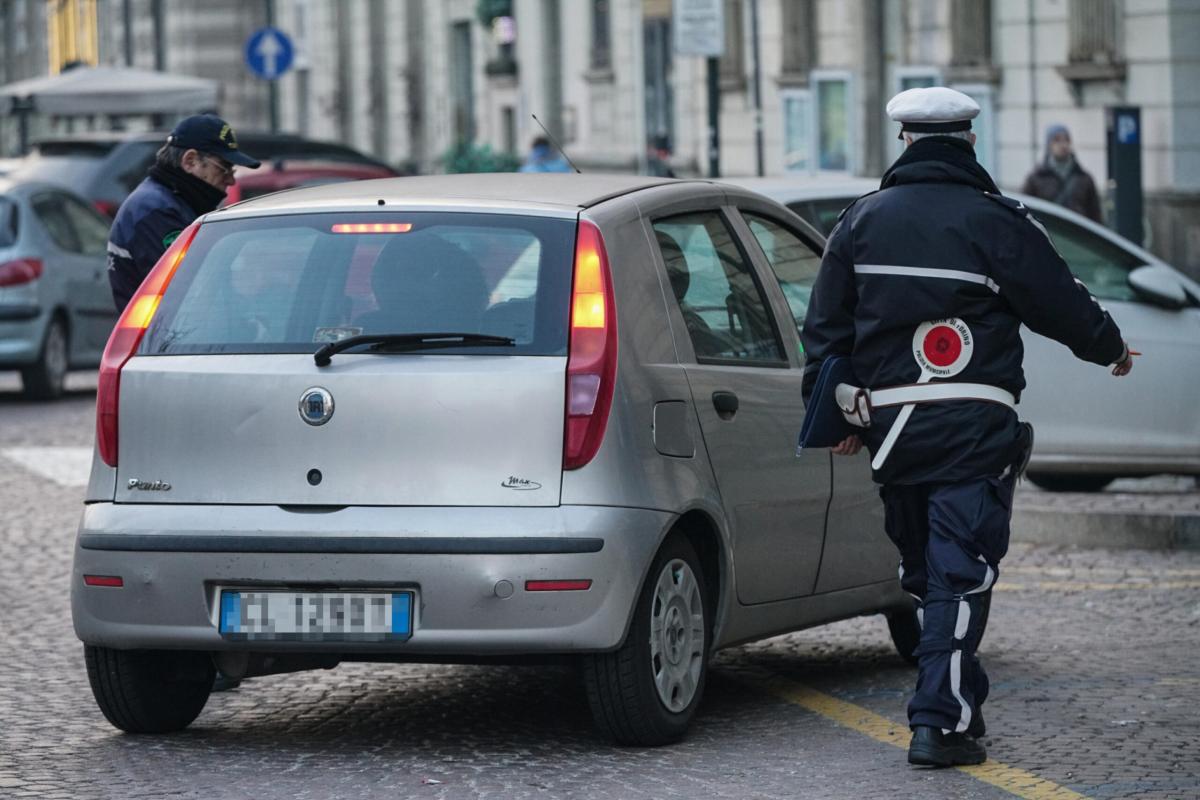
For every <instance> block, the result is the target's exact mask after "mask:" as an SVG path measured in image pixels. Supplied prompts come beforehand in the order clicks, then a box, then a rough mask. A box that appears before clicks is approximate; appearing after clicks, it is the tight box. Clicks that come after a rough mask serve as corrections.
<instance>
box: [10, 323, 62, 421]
mask: <svg viewBox="0 0 1200 800" xmlns="http://www.w3.org/2000/svg"><path fill="white" fill-rule="evenodd" d="M68 345H69V339H68V337H67V325H66V323H65V322H63V320H62V317H54V318H53V319H51V320H50V324H49V325H47V326H46V335H45V336H44V337H43V338H42V349H41V352H40V353H39V354H38V360H37V363H36V364H34V365H33V366H32V367H26V368H25V369H23V370H21V385H22V386H23V387H24V388H25V395H26V396H27V397H29V398H30V399H31V400H54V399H56V398H58V397H61V396H62V393H63V387H64V386H65V385H66V381H67V368H68V365H69V358H70V348H69V346H68Z"/></svg>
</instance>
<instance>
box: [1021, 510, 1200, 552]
mask: <svg viewBox="0 0 1200 800" xmlns="http://www.w3.org/2000/svg"><path fill="white" fill-rule="evenodd" d="M1012 541H1014V542H1028V543H1031V544H1049V545H1067V546H1071V547H1088V548H1092V547H1095V548H1111V549H1138V550H1200V514H1187V513H1183V514H1153V513H1132V512H1123V511H1083V510H1073V511H1072V510H1064V509H1060V508H1039V507H1037V506H1036V505H1030V504H1024V505H1021V504H1018V506H1017V507H1016V508H1014V509H1013V515H1012Z"/></svg>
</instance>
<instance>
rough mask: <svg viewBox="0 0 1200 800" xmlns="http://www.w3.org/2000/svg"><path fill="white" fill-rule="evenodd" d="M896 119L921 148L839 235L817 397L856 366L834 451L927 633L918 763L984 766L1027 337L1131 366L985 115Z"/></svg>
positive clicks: (811, 354) (944, 100)
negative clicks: (894, 552) (847, 458)
mask: <svg viewBox="0 0 1200 800" xmlns="http://www.w3.org/2000/svg"><path fill="white" fill-rule="evenodd" d="M887 110H888V116H890V117H891V118H892V119H893V120H895V121H897V122H899V123H901V125H902V128H901V136H902V138H903V139H904V141H905V143H906V144H907V149H906V150H905V152H904V154H903V155H901V156H900V158H899V159H898V160H897V161H896V163H895V164H893V165H892V166H891V168H890V169H888V171H887V172H886V174H885V175H884V176H883V181H882V184H881V185H880V188H879V190H878V191H876V192H872V193H871V194H868V195H865V196H864V197H861V198H859V199H858V200H856V201H855V202H854V203H852V204H851V205H850V206H849V207H848V208H847V209H846V210H845V211H843V212H842V215H841V218H840V220H839V222H838V224H837V226H836V227H835V228H834V230H833V232H832V233H831V234H830V236H829V241H828V243H827V244H826V248H825V255H824V259H823V260H822V262H821V268H820V271H819V273H818V276H817V280H816V284H815V286H814V287H813V293H812V300H811V304H810V305H809V310H808V316H807V318H806V320H805V323H804V330H803V333H802V340H803V343H804V349H805V353H806V355H807V358H808V363H807V364H806V381H805V390H804V391H805V399H806V401H807V400H808V397H809V395H810V394H811V393H812V390H813V385H814V384H815V383H816V378H817V376H818V374H819V372H820V364H821V363H822V362H823V361H824V360H825V359H827V358H832V357H835V356H844V357H849V359H850V363H851V365H852V367H853V374H854V379H855V383H856V384H857V385H850V384H846V383H843V384H839V385H838V387H837V395H836V397H837V401H836V402H837V404H838V406H840V407H841V409H842V411H843V414H844V415H845V417H846V419H847V421H849V422H851V423H853V424H855V425H857V426H858V427H859V428H861V432H860V433H859V434H858V435H851V436H848V437H846V438H845V439H844V440H843V441H842V442H841V443H840V444H839V445H838V446H837V447H835V448H834V452H835V453H837V454H840V455H851V454H854V453H856V452H858V450H859V449H860V448H861V447H862V445H863V444H864V443H865V444H866V445H867V447H868V448H869V449H870V451H871V453H872V455H873V460H872V463H871V467H872V470H873V474H874V477H875V480H876V481H877V482H878V483H880V484H882V488H881V490H880V493H881V496H882V498H883V502H884V509H885V528H886V530H887V534H888V536H889V538H891V539H892V541H893V542H894V543H895V544H896V546H897V548H898V549H899V551H900V563H901V567H900V575H901V584H902V585H903V587H904V588H905V590H907V591H908V592H909V593H910V594H912V595H913V596H914V597H915V598H916V599H917V602H918V607H919V611H918V615H919V618H920V619H921V620H922V634H921V642H920V646H919V647H918V648H917V650H916V655H917V657H918V659H919V674H918V677H917V688H916V692H915V694H914V696H913V698H912V701H911V702H910V703H909V706H908V718H909V725H910V727H911V728H912V730H913V737H912V742H911V744H910V746H909V751H908V760H909V762H910V763H913V764H920V765H930V766H951V765H956V764H979V763H982V762H983V761H984V760H985V759H986V758H987V753H986V751H985V750H984V747H983V745H982V744H981V743H980V742H979V741H977V740H978V739H979V737H981V736H983V734H984V732H985V727H984V723H983V717H982V715H981V713H980V707H981V706H982V705H983V702H984V700H985V699H986V698H987V693H988V680H987V675H986V674H985V673H984V671H983V667H982V665H981V664H980V662H979V659H978V657H977V656H976V653H975V650H976V647H977V646H978V644H979V640H980V637H981V636H982V635H983V628H984V624H985V623H986V620H987V608H988V604H989V597H990V591H991V588H992V586H993V585H994V584H995V581H996V577H997V575H998V574H999V564H1000V560H1001V558H1003V556H1004V554H1005V553H1006V552H1007V550H1008V537H1009V520H1010V516H1011V513H1012V498H1013V489H1014V487H1015V483H1016V480H1017V478H1018V476H1019V475H1020V473H1021V472H1022V471H1023V469H1024V466H1025V463H1026V461H1027V459H1028V457H1029V453H1030V450H1031V448H1032V445H1033V431H1032V428H1031V427H1030V426H1029V425H1027V424H1023V423H1021V422H1019V421H1018V419H1017V414H1016V410H1015V406H1016V403H1017V401H1018V399H1019V398H1020V395H1021V390H1022V389H1024V388H1025V378H1024V374H1023V372H1022V369H1021V361H1022V356H1023V352H1022V347H1021V335H1020V326H1021V324H1022V323H1024V324H1025V325H1027V326H1028V327H1029V328H1030V329H1031V330H1033V331H1035V332H1036V333H1039V334H1042V335H1043V336H1048V337H1050V338H1052V339H1055V340H1057V341H1059V342H1061V343H1062V344H1064V345H1066V346H1067V347H1069V348H1070V349H1071V351H1072V352H1073V353H1074V354H1075V356H1076V357H1078V358H1080V359H1083V360H1085V361H1090V362H1093V363H1095V364H1099V365H1108V366H1110V367H1111V369H1112V372H1113V374H1114V375H1118V376H1119V375H1125V374H1128V372H1129V371H1130V369H1131V368H1132V366H1133V362H1132V358H1131V355H1132V354H1131V353H1130V351H1129V348H1128V346H1127V345H1126V343H1125V342H1124V341H1123V339H1122V337H1121V332H1120V330H1118V328H1117V326H1116V324H1115V323H1114V322H1113V320H1112V318H1111V317H1110V316H1109V315H1108V313H1107V312H1106V311H1105V310H1104V309H1103V308H1102V307H1101V306H1100V305H1099V304H1098V303H1097V302H1096V301H1095V299H1094V298H1093V297H1092V296H1091V295H1090V294H1088V291H1087V289H1086V288H1085V287H1084V286H1083V284H1081V283H1079V282H1078V281H1076V280H1075V279H1074V278H1073V277H1072V276H1071V272H1070V270H1069V269H1068V267H1067V264H1066V263H1065V262H1064V261H1063V259H1062V258H1061V257H1060V256H1059V254H1058V252H1057V251H1056V250H1055V248H1054V244H1053V243H1052V242H1051V240H1050V238H1049V237H1048V235H1047V234H1046V231H1045V229H1044V228H1043V227H1042V226H1041V224H1039V223H1038V221H1037V220H1036V219H1034V218H1033V216H1032V215H1031V214H1030V213H1029V210H1028V209H1027V208H1025V206H1023V205H1022V204H1021V203H1019V202H1017V201H1016V200H1012V199H1010V198H1007V197H1004V196H1003V195H1001V193H1000V190H999V189H997V188H996V184H995V183H994V182H993V181H992V178H991V176H989V175H988V173H987V172H986V171H985V170H984V169H983V167H981V166H980V165H979V163H978V162H977V161H976V159H975V151H974V144H975V136H974V134H973V133H971V120H972V119H973V118H974V117H975V116H976V115H977V114H978V113H979V106H978V105H977V104H976V103H975V101H974V100H972V99H971V98H970V97H968V96H966V95H964V94H962V93H960V92H956V91H954V90H952V89H947V88H944V87H933V88H927V89H910V90H908V91H906V92H901V93H900V94H898V95H896V96H895V97H894V98H892V100H891V102H889V103H888V109H887Z"/></svg>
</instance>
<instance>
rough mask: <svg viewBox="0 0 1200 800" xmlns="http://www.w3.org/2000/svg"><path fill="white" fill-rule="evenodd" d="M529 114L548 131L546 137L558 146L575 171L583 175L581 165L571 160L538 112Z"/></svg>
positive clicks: (540, 126) (539, 125)
mask: <svg viewBox="0 0 1200 800" xmlns="http://www.w3.org/2000/svg"><path fill="white" fill-rule="evenodd" d="M529 116H531V117H533V121H534V122H536V123H537V124H538V127H539V128H541V129H542V130H543V131H546V138H547V139H549V140H550V141H551V142H552V143H553V144H554V146H555V147H556V148H558V152H560V153H562V157H563V158H565V159H566V160H567V163H568V164H570V165H571V169H573V170H575V172H576V173H578V174H579V175H582V174H583V171H582V170H581V169H579V167H577V166H575V162H574V161H572V160H571V157H570V156H569V155H567V151H566V150H563V149H562V145H560V144H559V143H558V140H557V139H555V138H554V135H553V134H552V133H550V131H548V130H546V126H545V125H543V124H542V121H541V120H540V119H538V118H537V114H530V115H529Z"/></svg>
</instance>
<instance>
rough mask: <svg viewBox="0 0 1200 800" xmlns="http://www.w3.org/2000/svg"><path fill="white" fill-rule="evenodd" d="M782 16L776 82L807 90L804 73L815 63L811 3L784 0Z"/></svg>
mask: <svg viewBox="0 0 1200 800" xmlns="http://www.w3.org/2000/svg"><path fill="white" fill-rule="evenodd" d="M780 10H781V12H782V14H783V42H782V44H783V69H782V71H781V74H780V76H779V82H780V84H781V85H784V86H807V85H808V71H809V70H810V69H812V68H813V65H814V64H816V63H817V37H816V30H817V9H816V3H815V2H814V0H788V2H785V3H783V7H782V8H781V9H780Z"/></svg>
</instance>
